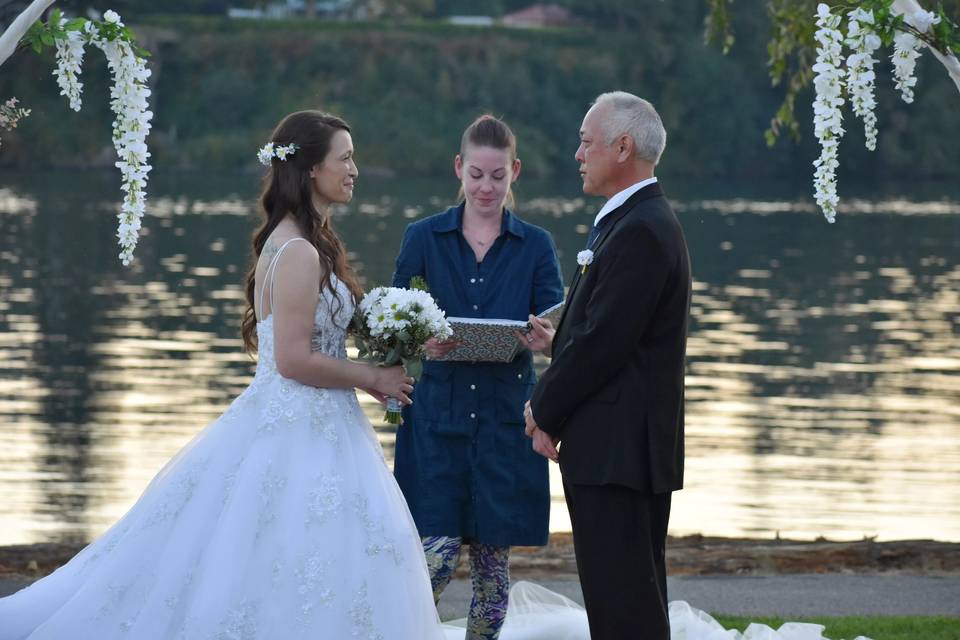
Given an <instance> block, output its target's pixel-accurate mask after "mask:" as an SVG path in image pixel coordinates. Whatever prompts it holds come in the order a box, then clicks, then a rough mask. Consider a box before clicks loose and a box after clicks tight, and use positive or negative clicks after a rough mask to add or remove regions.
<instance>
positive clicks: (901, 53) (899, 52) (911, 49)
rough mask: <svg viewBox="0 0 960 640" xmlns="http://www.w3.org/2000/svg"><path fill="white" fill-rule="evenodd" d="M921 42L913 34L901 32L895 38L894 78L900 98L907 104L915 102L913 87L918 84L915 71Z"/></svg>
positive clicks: (892, 57)
mask: <svg viewBox="0 0 960 640" xmlns="http://www.w3.org/2000/svg"><path fill="white" fill-rule="evenodd" d="M919 49H920V40H919V39H918V38H917V37H916V36H914V35H913V34H912V33H905V32H902V31H901V32H900V33H898V34H897V35H896V36H894V38H893V56H891V60H892V61H893V78H894V81H895V82H894V84H895V86H896V88H897V90H899V91H900V96H901V97H902V98H903V101H904V102H906V103H907V104H910V103H911V102H913V87H914V86H915V85H916V84H917V77H916V76H915V75H914V70H915V69H916V67H917V58H919V57H920V51H919Z"/></svg>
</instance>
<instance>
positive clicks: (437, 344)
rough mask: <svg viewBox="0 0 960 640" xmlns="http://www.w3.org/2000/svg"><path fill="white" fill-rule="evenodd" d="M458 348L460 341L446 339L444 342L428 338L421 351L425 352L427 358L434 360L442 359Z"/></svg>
mask: <svg viewBox="0 0 960 640" xmlns="http://www.w3.org/2000/svg"><path fill="white" fill-rule="evenodd" d="M459 346H460V341H459V340H457V339H456V338H448V339H446V340H439V339H437V338H430V339H429V340H427V341H426V342H425V343H424V345H423V349H424V351H426V353H427V357H428V358H431V359H436V358H442V357H443V356H445V355H447V354H448V353H450V352H451V351H453V350H454V349H456V348H457V347H459Z"/></svg>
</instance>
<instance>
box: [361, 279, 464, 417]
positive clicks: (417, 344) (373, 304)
mask: <svg viewBox="0 0 960 640" xmlns="http://www.w3.org/2000/svg"><path fill="white" fill-rule="evenodd" d="M410 287H411V288H410V289H399V288H397V287H377V288H376V289H374V290H373V291H371V292H370V293H368V294H367V295H365V296H364V297H363V300H361V301H360V306H359V307H358V309H357V317H356V319H355V322H354V336H355V338H356V341H357V348H358V349H359V351H360V357H361V358H368V359H371V360H376V361H377V362H379V364H380V365H382V366H384V367H392V366H395V365H398V364H401V363H402V364H403V367H404V369H406V371H407V375H409V376H410V377H412V378H413V379H414V380H416V379H419V378H420V374H421V373H422V372H423V355H424V351H423V346H424V344H426V342H427V340H429V339H430V338H434V337H436V338H440V339H444V338H449V337H450V336H451V335H453V330H452V329H451V328H450V323H448V322H447V318H446V316H445V314H444V313H443V311H441V310H440V307H438V306H437V303H436V301H435V300H434V299H433V296H431V295H430V294H429V293H428V292H427V290H426V283H425V282H424V281H423V279H422V278H414V279H413V280H411V282H410ZM384 419H385V420H386V421H387V422H389V423H390V424H400V402H399V401H398V400H397V399H396V398H390V399H389V400H388V401H387V414H386V416H385V417H384Z"/></svg>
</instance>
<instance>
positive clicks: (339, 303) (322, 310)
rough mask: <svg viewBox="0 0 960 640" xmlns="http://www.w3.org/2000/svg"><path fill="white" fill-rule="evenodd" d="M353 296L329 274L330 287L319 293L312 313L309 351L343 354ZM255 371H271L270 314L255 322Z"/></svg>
mask: <svg viewBox="0 0 960 640" xmlns="http://www.w3.org/2000/svg"><path fill="white" fill-rule="evenodd" d="M354 307H355V305H354V302H353V297H352V296H351V295H350V290H349V289H348V288H347V285H346V284H344V283H343V282H341V281H340V279H338V278H337V276H335V275H331V276H330V287H328V288H326V289H324V290H323V291H322V292H321V293H320V298H319V300H318V302H317V310H316V312H315V313H314V316H313V337H312V338H311V339H310V343H311V346H312V349H313V351H319V352H321V353H323V354H326V355H328V356H332V357H334V358H346V357H347V328H348V327H349V326H350V319H351V318H352V317H353V310H354ZM257 352H258V362H257V374H258V375H259V374H260V373H261V370H264V371H269V372H271V373H273V372H275V371H276V369H277V361H276V358H275V356H274V336H273V314H272V313H271V314H270V315H269V316H267V317H266V318H265V319H264V320H262V321H261V322H258V323H257Z"/></svg>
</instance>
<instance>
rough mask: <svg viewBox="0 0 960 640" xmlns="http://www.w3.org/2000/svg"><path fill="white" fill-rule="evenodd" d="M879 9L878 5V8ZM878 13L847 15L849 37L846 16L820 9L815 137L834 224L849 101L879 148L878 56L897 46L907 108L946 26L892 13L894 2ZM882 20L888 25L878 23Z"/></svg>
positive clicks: (819, 185)
mask: <svg viewBox="0 0 960 640" xmlns="http://www.w3.org/2000/svg"><path fill="white" fill-rule="evenodd" d="M874 4H876V3H874ZM881 4H882V5H883V6H882V7H878V10H877V13H874V11H871V10H865V9H862V8H855V9H853V10H851V11H850V12H849V13H847V35H846V37H844V36H843V33H842V31H841V22H842V19H843V16H842V15H838V14H834V13H833V12H832V10H831V9H830V7H829V6H828V5H826V4H824V3H820V4H819V5H817V32H816V34H815V38H816V41H817V45H818V46H817V60H816V64H814V65H813V72H814V74H815V76H814V87H815V89H816V98H815V99H814V103H813V123H814V132H815V134H816V136H817V139H818V140H819V141H820V149H821V151H820V157H819V158H817V160H815V161H814V163H813V165H814V167H816V170H815V171H814V177H813V185H814V197H815V198H816V201H817V204H818V205H819V206H820V209H821V210H822V211H823V214H824V216H825V217H826V218H827V220H828V221H830V222H833V221H834V220H835V219H836V214H837V204H838V203H839V198H838V196H837V180H836V170H837V167H838V166H839V162H838V155H837V152H838V149H839V145H840V138H841V137H842V136H843V127H842V120H843V117H842V114H841V108H842V107H843V104H844V100H845V95H846V96H848V97H849V99H850V103H851V106H852V107H853V112H854V113H855V114H856V115H857V116H859V117H860V118H862V119H863V123H864V133H865V138H866V146H867V148H868V149H870V150H871V151H873V150H875V149H876V146H877V116H876V113H875V112H874V110H875V108H876V104H877V103H876V99H875V97H874V89H875V84H876V82H875V81H876V75H875V74H874V71H873V67H874V65H875V64H876V62H877V60H876V58H875V57H874V52H875V51H876V50H877V49H879V48H880V46H881V44H883V42H884V41H886V42H887V44H890V41H891V40H892V42H893V45H894V53H893V56H892V60H893V76H894V82H895V85H896V88H897V89H898V90H899V91H900V93H901V97H902V98H903V100H904V102H907V103H910V102H913V87H914V86H915V85H916V83H917V79H916V77H915V76H914V70H915V67H916V63H917V58H918V57H919V56H920V52H919V48H920V45H921V44H923V42H924V41H927V42H929V41H930V39H931V38H933V37H934V36H935V35H937V34H933V33H932V32H931V29H932V27H934V26H935V25H938V24H940V22H941V17H940V16H938V15H937V14H935V13H933V12H931V11H924V10H922V9H921V10H918V11H914V12H912V13H910V14H906V15H897V14H895V13H894V12H893V11H891V6H892V4H893V0H885V2H882V3H881ZM879 15H882V16H883V20H884V22H883V23H882V24H878V23H877V18H876V17H877V16H879ZM844 45H846V46H847V47H849V48H850V50H851V53H850V55H849V56H848V57H847V58H846V65H847V71H846V74H844V73H843V71H842V70H841V64H842V63H843V62H844V58H843V46H844Z"/></svg>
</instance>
